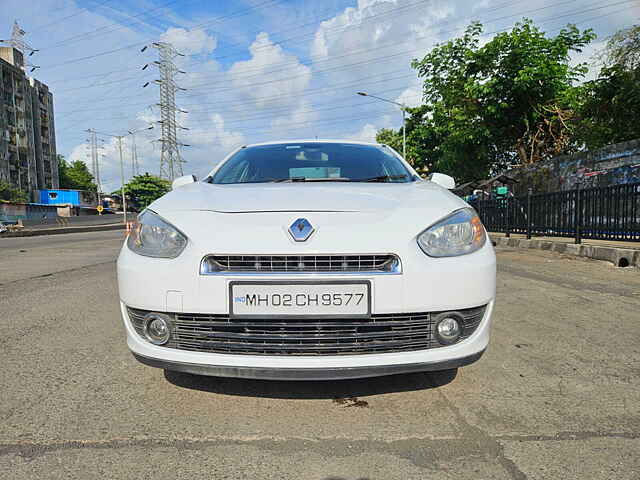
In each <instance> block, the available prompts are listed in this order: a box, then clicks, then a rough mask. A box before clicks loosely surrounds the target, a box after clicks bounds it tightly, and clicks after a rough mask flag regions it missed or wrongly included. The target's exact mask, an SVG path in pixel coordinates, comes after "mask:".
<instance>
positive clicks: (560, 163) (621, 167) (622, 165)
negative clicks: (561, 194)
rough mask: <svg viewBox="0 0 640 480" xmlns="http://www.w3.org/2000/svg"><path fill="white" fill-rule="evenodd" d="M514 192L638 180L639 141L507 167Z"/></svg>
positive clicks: (574, 187) (592, 185) (639, 179)
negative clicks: (513, 179)
mask: <svg viewBox="0 0 640 480" xmlns="http://www.w3.org/2000/svg"><path fill="white" fill-rule="evenodd" d="M507 175H509V176H512V177H513V178H515V179H516V180H518V182H519V183H518V184H517V186H516V187H515V190H516V191H517V193H522V194H524V193H526V192H527V189H528V188H529V187H531V188H532V189H533V191H535V192H555V191H560V190H574V189H576V188H591V187H606V186H609V185H623V184H627V183H638V182H640V140H633V141H631V142H624V143H620V144H617V145H610V146H608V147H605V148H603V149H600V150H596V151H593V152H581V153H576V154H573V155H564V156H561V157H556V158H554V159H551V160H548V161H546V162H540V163H537V164H533V165H528V166H526V167H520V168H515V169H512V170H510V171H509V172H508V173H507Z"/></svg>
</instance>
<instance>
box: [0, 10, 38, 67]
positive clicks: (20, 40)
mask: <svg viewBox="0 0 640 480" xmlns="http://www.w3.org/2000/svg"><path fill="white" fill-rule="evenodd" d="M26 34H27V32H25V31H24V30H23V29H22V28H20V25H18V21H17V20H14V22H13V28H12V29H11V39H10V40H0V43H4V44H5V45H9V46H10V47H13V48H15V49H16V50H20V52H21V53H22V55H23V56H24V55H26V54H27V52H28V53H29V56H31V55H33V54H34V53H36V52H37V51H38V49H36V48H33V47H31V45H29V44H28V43H27V42H25V41H24V36H25V35H26ZM24 66H25V67H31V71H32V72H33V71H34V70H35V69H36V68H40V67H39V66H38V65H33V64H32V63H29V62H25V64H24Z"/></svg>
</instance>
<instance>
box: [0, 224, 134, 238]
mask: <svg viewBox="0 0 640 480" xmlns="http://www.w3.org/2000/svg"><path fill="white" fill-rule="evenodd" d="M107 230H124V225H123V224H122V223H115V224H109V225H90V226H89V225H88V226H85V227H62V228H42V229H39V230H24V231H21V232H4V233H0V238H12V237H13V238H15V237H37V236H41V235H60V234H63V233H86V232H102V231H107Z"/></svg>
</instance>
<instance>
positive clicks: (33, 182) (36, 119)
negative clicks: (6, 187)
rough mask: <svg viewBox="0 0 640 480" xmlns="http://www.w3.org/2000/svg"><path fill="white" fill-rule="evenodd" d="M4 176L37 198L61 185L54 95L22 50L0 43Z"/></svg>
mask: <svg viewBox="0 0 640 480" xmlns="http://www.w3.org/2000/svg"><path fill="white" fill-rule="evenodd" d="M0 180H1V181H5V182H8V183H10V184H11V185H14V186H15V187H17V188H19V189H20V190H22V191H24V192H28V193H29V196H30V198H31V199H35V196H36V190H39V189H49V188H54V189H55V188H58V163H57V159H56V140H55V126H54V121H53V96H52V95H51V92H49V88H48V87H47V86H46V85H45V84H43V83H42V82H39V81H38V80H36V79H34V78H31V77H29V76H28V75H27V74H26V73H25V70H24V57H23V55H22V52H21V51H20V50H18V49H16V48H13V47H0Z"/></svg>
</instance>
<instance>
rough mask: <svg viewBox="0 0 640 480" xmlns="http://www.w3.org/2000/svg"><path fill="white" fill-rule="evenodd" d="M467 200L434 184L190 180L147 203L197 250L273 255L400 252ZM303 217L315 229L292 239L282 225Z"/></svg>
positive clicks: (287, 225) (287, 226) (200, 252)
mask: <svg viewBox="0 0 640 480" xmlns="http://www.w3.org/2000/svg"><path fill="white" fill-rule="evenodd" d="M465 206H467V204H466V203H465V202H464V201H462V200H461V199H460V198H458V197H456V196H455V195H453V194H452V193H450V192H449V191H447V190H445V189H443V188H441V187H439V186H438V185H435V184H433V183H431V182H412V183H404V184H400V183H395V184H392V183H387V184H348V183H332V184H329V183H325V184H312V183H300V184H297V183H289V184H284V185H279V184H260V185H257V184H256V185H209V184H204V183H194V184H191V185H188V186H185V187H182V188H179V189H177V190H175V191H172V192H170V193H169V194H167V195H165V196H164V197H162V198H161V199H159V200H157V201H156V202H154V203H153V204H151V205H150V207H149V208H150V209H151V210H153V211H155V212H156V213H158V214H159V215H161V216H162V217H164V218H165V219H166V220H167V221H169V222H170V223H171V224H173V225H174V226H175V227H176V228H178V229H179V230H181V231H182V232H183V233H184V234H185V235H187V237H188V238H189V239H190V248H194V249H195V250H196V252H197V254H206V253H211V252H216V253H219V254H237V253H239V252H240V253H253V254H276V253H278V252H280V253H313V252H315V253H321V252H333V253H335V252H339V253H349V252H354V253H362V252H389V251H399V250H402V249H404V248H406V247H407V246H408V245H409V244H410V243H411V242H413V240H412V239H415V236H416V235H418V234H419V233H420V232H421V231H422V230H424V229H425V228H427V227H429V226H430V225H432V224H433V223H435V222H436V221H438V220H439V219H441V218H443V217H444V216H446V215H448V214H449V213H451V212H452V211H454V210H457V209H459V208H463V207H465ZM301 217H304V218H306V219H307V220H308V221H309V222H310V223H311V224H312V225H313V227H314V229H315V232H314V233H313V234H312V235H311V237H310V238H309V239H308V240H307V241H304V242H295V241H293V239H292V238H291V236H290V234H289V233H288V231H287V229H288V228H289V227H290V226H291V225H292V223H293V222H295V220H296V219H298V218H301ZM413 243H415V242H413ZM415 248H417V247H415Z"/></svg>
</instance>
